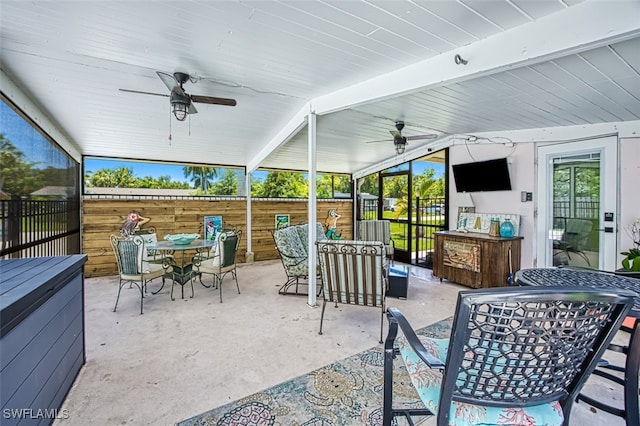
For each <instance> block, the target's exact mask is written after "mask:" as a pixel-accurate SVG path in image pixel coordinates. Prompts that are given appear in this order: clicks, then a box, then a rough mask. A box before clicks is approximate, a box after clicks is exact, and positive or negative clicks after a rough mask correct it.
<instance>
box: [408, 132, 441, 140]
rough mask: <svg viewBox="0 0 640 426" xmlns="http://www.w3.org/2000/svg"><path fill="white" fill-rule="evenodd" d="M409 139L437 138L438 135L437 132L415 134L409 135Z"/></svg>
mask: <svg viewBox="0 0 640 426" xmlns="http://www.w3.org/2000/svg"><path fill="white" fill-rule="evenodd" d="M406 138H407V140H408V141H417V140H421V139H437V138H438V135H437V134H435V133H430V134H427V135H415V136H407V137H406Z"/></svg>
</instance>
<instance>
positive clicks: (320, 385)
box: [177, 318, 452, 426]
mask: <svg viewBox="0 0 640 426" xmlns="http://www.w3.org/2000/svg"><path fill="white" fill-rule="evenodd" d="M451 321H452V320H451V318H448V319H445V320H442V321H439V322H437V323H434V324H431V325H428V326H426V327H424V328H421V329H418V330H416V333H417V334H422V335H426V336H430V337H435V338H442V337H448V336H449V333H450V331H451ZM383 359H384V353H383V349H382V345H379V346H376V347H373V348H371V349H369V350H366V351H364V352H361V353H359V354H356V355H353V356H350V357H349V358H345V359H343V360H341V361H338V362H334V363H333V364H330V365H327V366H326V367H322V368H319V369H317V370H315V371H312V372H310V373H308V374H305V375H302V376H299V377H296V378H295V379H292V380H289V381H287V382H284V383H280V384H279V385H276V386H273V387H270V388H268V389H265V390H264V391H262V392H258V393H256V394H253V395H249V396H247V397H245V398H242V399H239V400H237V401H234V402H231V403H228V404H225V405H223V406H221V407H218V408H214V409H213V410H210V411H207V412H205V413H202V414H199V415H197V416H195V417H192V418H190V419H187V420H183V421H181V422H178V423H177V425H178V426H195V425H206V426H211V425H221V426H235V425H255V426H262V425H265V426H266V425H278V426H285V425H286V426H292V425H295V426H343V425H366V426H375V425H381V424H382V386H383V379H382V378H383ZM393 380H394V386H393V391H394V406H395V407H401V406H407V407H414V406H415V407H420V406H421V402H420V399H419V398H418V395H417V393H416V391H415V389H414V388H413V385H412V384H411V379H410V378H409V375H408V373H407V371H406V369H405V368H404V365H403V363H402V361H401V360H400V359H399V362H394V377H393Z"/></svg>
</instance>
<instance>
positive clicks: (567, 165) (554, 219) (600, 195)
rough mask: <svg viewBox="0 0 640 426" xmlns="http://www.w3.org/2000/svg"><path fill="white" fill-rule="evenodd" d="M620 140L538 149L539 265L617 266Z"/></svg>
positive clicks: (591, 141)
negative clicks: (618, 147)
mask: <svg viewBox="0 0 640 426" xmlns="http://www.w3.org/2000/svg"><path fill="white" fill-rule="evenodd" d="M616 142H617V139H616V137H614V136H611V137H605V138H599V139H593V140H585V141H579V142H570V143H562V144H553V145H545V146H540V147H539V148H538V193H539V196H538V199H537V203H538V205H537V210H538V224H537V225H538V226H537V233H536V234H537V237H538V238H537V241H536V244H537V249H536V252H537V266H538V267H545V266H577V267H585V268H592V269H604V270H614V269H615V264H616V232H615V230H616V225H615V220H616V217H617V215H616V213H615V212H616V193H617V178H616V165H617V149H616V147H617V143H616Z"/></svg>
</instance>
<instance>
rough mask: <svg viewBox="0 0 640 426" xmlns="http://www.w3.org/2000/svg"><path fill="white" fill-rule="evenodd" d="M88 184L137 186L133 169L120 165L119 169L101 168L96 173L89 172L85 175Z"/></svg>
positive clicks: (95, 185) (123, 186) (119, 186)
mask: <svg viewBox="0 0 640 426" xmlns="http://www.w3.org/2000/svg"><path fill="white" fill-rule="evenodd" d="M85 182H86V185H87V186H94V187H98V188H135V187H136V185H135V183H137V179H136V177H135V176H134V175H133V169H131V168H128V167H118V168H117V169H114V170H111V169H100V170H98V171H97V172H95V173H91V172H88V173H87V174H86V175H85Z"/></svg>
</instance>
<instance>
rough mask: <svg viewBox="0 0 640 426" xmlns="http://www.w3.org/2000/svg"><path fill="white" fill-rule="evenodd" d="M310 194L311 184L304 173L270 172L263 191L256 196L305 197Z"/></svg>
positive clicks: (263, 184) (263, 185)
mask: <svg viewBox="0 0 640 426" xmlns="http://www.w3.org/2000/svg"><path fill="white" fill-rule="evenodd" d="M252 192H253V191H252ZM308 196H309V185H308V183H307V181H306V180H305V179H304V176H303V175H302V173H296V172H270V173H269V174H268V175H267V177H266V178H265V180H264V182H263V183H262V193H260V194H257V195H256V197H274V198H304V197H308Z"/></svg>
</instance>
